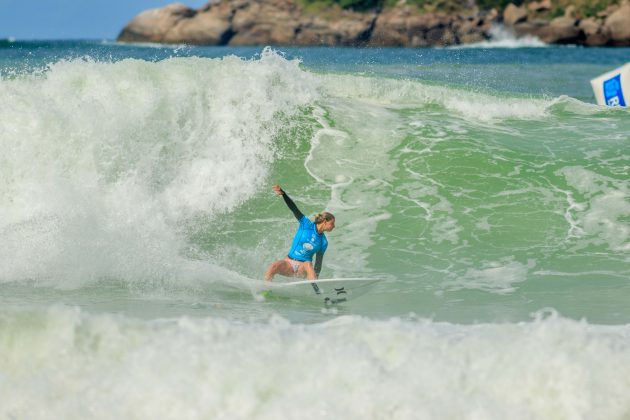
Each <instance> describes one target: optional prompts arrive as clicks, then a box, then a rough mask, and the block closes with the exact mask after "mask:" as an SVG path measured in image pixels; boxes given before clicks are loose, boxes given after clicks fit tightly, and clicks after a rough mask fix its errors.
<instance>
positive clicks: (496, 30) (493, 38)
mask: <svg viewBox="0 0 630 420" xmlns="http://www.w3.org/2000/svg"><path fill="white" fill-rule="evenodd" d="M489 32H490V39H489V40H488V41H482V42H475V43H472V44H462V45H456V46H453V47H449V48H453V49H464V48H544V47H547V46H548V45H547V44H545V43H544V42H542V41H541V40H540V39H539V38H538V37H536V36H533V35H525V36H522V37H517V36H516V35H515V34H514V32H512V31H510V30H509V29H507V28H506V27H505V26H503V25H494V26H493V27H492V28H491V29H490V31H489Z"/></svg>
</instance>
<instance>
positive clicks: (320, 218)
mask: <svg viewBox="0 0 630 420" xmlns="http://www.w3.org/2000/svg"><path fill="white" fill-rule="evenodd" d="M331 220H335V216H333V214H332V213H328V212H327V211H323V212H321V213H318V214H316V215H315V220H313V223H315V224H316V225H319V224H320V223H323V222H328V221H331Z"/></svg>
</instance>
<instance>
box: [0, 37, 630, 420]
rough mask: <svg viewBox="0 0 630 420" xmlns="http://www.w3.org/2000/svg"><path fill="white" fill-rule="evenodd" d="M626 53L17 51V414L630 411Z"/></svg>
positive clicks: (6, 356)
mask: <svg viewBox="0 0 630 420" xmlns="http://www.w3.org/2000/svg"><path fill="white" fill-rule="evenodd" d="M628 60H630V49H627V48H609V49H604V48H575V47H545V46H543V45H542V44H540V43H539V42H536V41H535V40H529V41H518V42H517V41H513V40H512V41H510V40H507V41H506V40H503V41H502V42H494V43H492V42H491V43H483V44H478V45H473V46H472V47H471V46H469V47H467V48H443V49H386V48H382V49H381V48H379V49H353V48H326V47H321V48H317V47H314V48H288V47H273V48H265V47H262V46H261V47H247V48H245V47H243V48H229V47H191V46H185V45H166V46H165V45H150V44H147V45H120V44H117V43H115V42H111V41H28V42H25V41H14V40H5V41H0V419H178V420H180V419H285V418H286V419H361V420H365V419H388V420H389V419H439V420H443V419H458V420H459V419H480V420H482V419H510V420H513V419H552V420H560V419H588V420H596V419H602V420H614V419H625V420H628V419H630V176H629V172H630V111H628V110H627V109H620V108H616V109H613V108H603V107H600V106H597V105H596V104H595V100H594V96H593V93H592V90H591V87H590V83H589V81H590V79H591V78H594V77H596V76H598V75H600V74H601V73H604V72H607V71H609V70H612V69H614V68H616V67H618V66H620V65H622V64H624V63H625V62H626V61H628ZM274 183H279V184H281V185H282V187H283V188H284V189H285V190H286V191H287V192H288V193H289V194H290V195H291V197H292V198H293V199H294V201H295V202H296V203H297V205H298V206H299V208H300V209H301V210H302V211H303V212H304V213H305V214H307V215H310V216H312V215H313V214H315V213H318V212H320V211H322V210H328V211H330V212H332V213H334V214H335V216H336V225H337V227H336V229H335V230H334V231H333V232H331V233H329V234H328V240H329V247H328V251H327V253H326V256H325V259H324V268H323V270H322V277H327V278H330V277H374V278H381V279H383V280H382V281H381V282H380V283H379V284H378V285H377V286H376V288H374V289H373V290H372V292H371V293H369V294H368V295H365V296H363V297H361V298H360V299H357V300H353V301H350V302H348V303H346V304H343V305H336V306H329V307H325V306H320V305H317V304H313V303H309V302H302V301H299V300H297V301H296V300H287V299H280V298H273V297H270V296H267V297H265V295H264V294H263V293H261V292H262V291H263V283H262V276H263V272H264V270H265V268H266V266H267V265H268V264H269V263H270V262H272V261H274V260H277V259H280V258H283V256H284V255H285V254H286V252H287V251H288V249H289V246H290V244H291V241H292V237H293V234H294V232H295V229H296V227H297V224H296V222H295V219H294V218H293V215H292V214H291V212H290V211H289V210H288V209H287V207H286V206H285V204H284V202H283V200H282V199H280V198H279V197H277V196H275V195H274V194H273V191H272V190H271V185H272V184H274ZM276 281H286V279H282V278H280V277H278V278H276Z"/></svg>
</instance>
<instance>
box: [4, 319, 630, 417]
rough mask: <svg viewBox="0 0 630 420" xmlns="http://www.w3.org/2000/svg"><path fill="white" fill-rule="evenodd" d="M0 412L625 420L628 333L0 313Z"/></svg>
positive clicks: (535, 326) (527, 326) (540, 325)
mask: <svg viewBox="0 0 630 420" xmlns="http://www.w3.org/2000/svg"><path fill="white" fill-rule="evenodd" d="M0 326H1V328H0V417H2V418H29V419H50V418H63V419H67V420H73V419H85V418H91V419H111V418H134V419H155V418H161V419H178V420H180V419H201V418H230V419H251V418H257V419H278V418H288V419H293V418H300V419H319V418H344V419H382V418H388V419H390V418H391V419H506V418H510V419H537V420H540V419H550V420H556V419H562V418H575V419H578V418H588V419H592V420H598V419H602V420H622V419H624V418H626V417H627V415H628V413H629V412H630V399H628V393H627V391H628V389H629V388H630V326H627V325H625V326H609V327H603V326H596V325H589V324H588V323H586V322H577V321H571V320H567V319H563V318H561V317H558V316H557V315H554V314H553V313H552V314H551V315H549V314H546V315H545V314H544V313H540V314H539V315H538V316H537V317H536V319H535V320H534V321H532V322H526V323H519V324H480V325H457V324H448V323H437V322H432V321H429V320H413V319H407V320H402V319H389V320H382V321H377V320H369V319H365V318H360V317H348V316H346V317H339V318H336V319H334V320H332V321H330V322H327V323H323V324H316V325H302V324H293V323H290V322H289V321H287V320H285V319H283V318H280V317H275V318H272V319H270V320H269V322H267V323H264V322H261V323H257V324H251V323H250V324H241V323H235V322H230V321H227V320H223V319H214V318H205V319H190V318H180V319H173V320H162V321H153V322H148V323H147V322H140V321H135V320H131V319H126V318H122V317H120V316H111V315H99V316H90V315H86V314H84V313H82V312H80V311H79V310H74V309H71V308H57V309H52V310H49V311H47V312H41V313H38V312H34V313H26V312H25V313H10V312H6V310H5V311H4V312H3V313H2V315H1V316H0Z"/></svg>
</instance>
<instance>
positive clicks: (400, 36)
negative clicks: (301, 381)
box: [117, 0, 630, 47]
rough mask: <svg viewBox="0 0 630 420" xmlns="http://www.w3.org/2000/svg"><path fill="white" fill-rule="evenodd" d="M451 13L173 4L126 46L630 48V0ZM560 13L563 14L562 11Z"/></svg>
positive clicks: (250, 2) (263, 1)
mask: <svg viewBox="0 0 630 420" xmlns="http://www.w3.org/2000/svg"><path fill="white" fill-rule="evenodd" d="M456 9H457V10H450V11H434V10H433V11H432V10H427V8H423V9H420V8H418V7H417V6H416V5H414V4H407V3H406V2H405V0H401V1H399V2H398V3H397V4H396V5H395V6H392V7H382V8H373V9H371V10H363V11H355V10H350V9H341V8H340V7H338V6H334V7H328V8H325V9H322V10H319V11H317V12H315V11H312V10H309V9H308V8H307V7H305V6H304V4H303V3H301V2H300V1H299V0H215V1H211V2H209V3H208V4H207V5H205V6H204V7H202V8H200V9H191V8H189V7H187V6H185V5H183V4H180V3H174V4H171V5H168V6H165V7H163V8H160V9H152V10H147V11H145V12H142V13H141V14H139V15H138V16H136V17H135V18H134V19H133V20H132V21H131V22H129V24H128V25H127V26H125V28H124V29H123V30H122V31H121V33H120V35H119V36H118V39H117V40H118V41H120V42H153V43H169V44H180V43H185V44H197V45H326V46H375V47H376V46H405V47H432V46H448V45H456V44H467V43H475V42H481V41H484V40H488V39H491V37H492V35H491V29H492V28H493V27H494V26H496V25H504V26H505V27H506V28H507V29H508V30H510V31H512V32H513V33H514V34H515V36H517V37H522V36H535V37H538V38H539V39H540V40H542V41H543V42H546V43H550V44H577V45H588V46H628V45H630V2H628V1H627V0H624V2H623V3H621V4H619V5H617V4H610V5H608V6H607V7H606V8H605V9H604V10H598V11H596V12H595V13H590V14H588V15H587V14H586V13H584V12H583V11H582V10H576V8H575V7H574V6H568V7H566V8H562V9H560V8H558V7H557V6H554V5H553V4H552V2H551V0H541V1H532V2H529V3H524V4H522V5H520V6H517V5H515V4H508V5H507V7H505V8H504V9H503V10H501V11H498V10H497V9H496V8H492V9H490V10H480V9H479V8H478V7H477V6H476V5H475V3H474V2H466V3H463V4H461V5H460V7H457V8H456ZM559 12H560V13H559Z"/></svg>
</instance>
